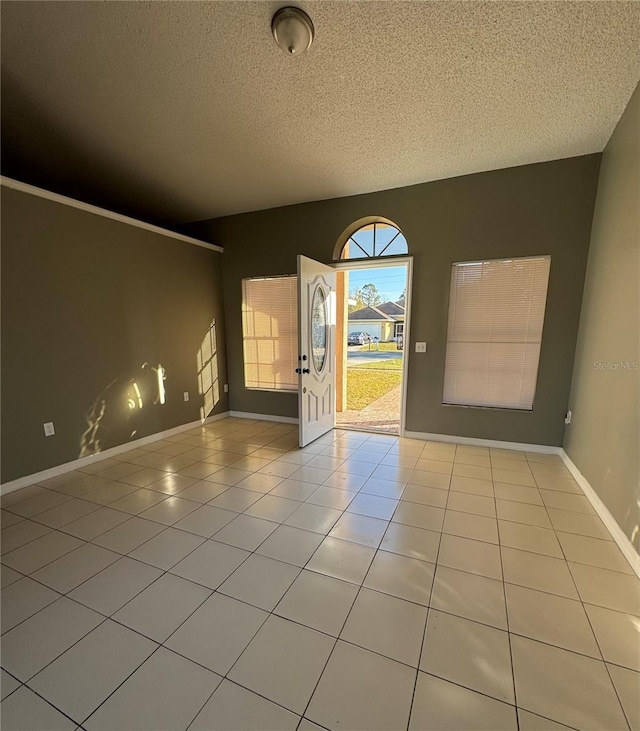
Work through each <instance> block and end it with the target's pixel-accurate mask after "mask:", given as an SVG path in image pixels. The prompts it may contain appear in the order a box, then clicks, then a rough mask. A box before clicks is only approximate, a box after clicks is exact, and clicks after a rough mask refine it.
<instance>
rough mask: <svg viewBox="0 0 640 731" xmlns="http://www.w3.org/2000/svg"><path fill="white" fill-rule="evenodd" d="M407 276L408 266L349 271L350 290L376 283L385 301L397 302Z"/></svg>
mask: <svg viewBox="0 0 640 731" xmlns="http://www.w3.org/2000/svg"><path fill="white" fill-rule="evenodd" d="M406 276H407V270H406V267H381V268H380V269H360V270H357V269H356V270H352V271H350V272H349V292H350V293H351V292H353V291H354V290H355V289H360V288H361V287H362V286H363V285H365V284H369V283H371V284H375V285H376V287H377V289H378V292H380V295H381V297H382V301H383V302H386V301H388V300H391V301H392V302H395V301H396V300H397V299H399V298H400V295H401V294H402V292H403V291H404V288H405V283H406Z"/></svg>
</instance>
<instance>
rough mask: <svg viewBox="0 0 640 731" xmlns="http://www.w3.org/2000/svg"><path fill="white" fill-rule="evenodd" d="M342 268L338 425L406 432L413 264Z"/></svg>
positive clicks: (400, 262)
mask: <svg viewBox="0 0 640 731" xmlns="http://www.w3.org/2000/svg"><path fill="white" fill-rule="evenodd" d="M338 266H339V270H338V273H337V286H336V290H337V338H336V340H337V343H336V345H337V347H336V376H337V379H336V426H338V427H340V428H343V429H344V428H346V429H360V430H364V431H376V432H383V433H390V434H400V433H401V432H402V428H403V413H404V382H405V377H406V373H405V371H406V363H405V342H406V337H407V335H408V331H407V329H408V318H407V309H408V305H407V292H408V289H409V286H410V281H409V280H410V261H408V260H407V259H406V258H403V259H402V260H395V261H390V260H388V261H384V262H382V261H371V260H370V261H361V262H348V263H347V262H344V263H341V264H340V265H338Z"/></svg>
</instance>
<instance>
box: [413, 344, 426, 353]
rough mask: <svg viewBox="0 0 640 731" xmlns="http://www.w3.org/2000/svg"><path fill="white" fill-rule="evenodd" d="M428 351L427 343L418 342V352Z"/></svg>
mask: <svg viewBox="0 0 640 731" xmlns="http://www.w3.org/2000/svg"><path fill="white" fill-rule="evenodd" d="M426 352H427V344H426V343H416V353H426Z"/></svg>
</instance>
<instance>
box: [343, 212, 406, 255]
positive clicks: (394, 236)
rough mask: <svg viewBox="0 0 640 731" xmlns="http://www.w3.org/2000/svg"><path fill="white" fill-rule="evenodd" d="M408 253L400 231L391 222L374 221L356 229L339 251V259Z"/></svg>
mask: <svg viewBox="0 0 640 731" xmlns="http://www.w3.org/2000/svg"><path fill="white" fill-rule="evenodd" d="M408 253H409V248H408V246H407V240H406V239H405V237H404V235H403V233H402V231H400V229H399V228H398V227H397V226H394V225H393V224H392V223H386V222H384V221H376V222H375V223H367V224H365V225H364V226H361V227H360V228H358V229H356V230H355V231H354V232H353V233H352V234H351V235H350V236H349V238H348V239H347V241H346V243H345V245H344V246H343V247H342V252H341V253H340V258H341V259H377V258H378V257H381V256H403V255H406V254H408Z"/></svg>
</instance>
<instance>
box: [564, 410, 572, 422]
mask: <svg viewBox="0 0 640 731" xmlns="http://www.w3.org/2000/svg"><path fill="white" fill-rule="evenodd" d="M564 423H565V424H571V412H570V411H567V413H566V414H565V415H564Z"/></svg>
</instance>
